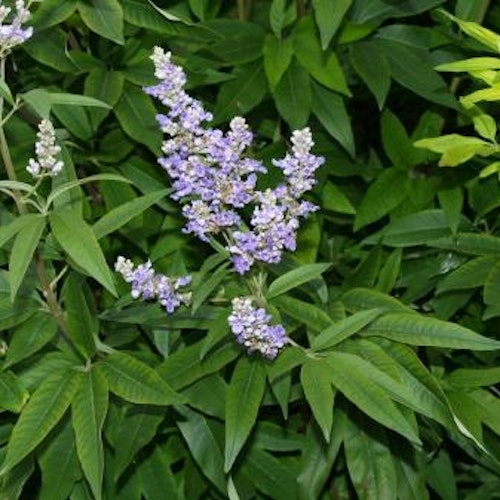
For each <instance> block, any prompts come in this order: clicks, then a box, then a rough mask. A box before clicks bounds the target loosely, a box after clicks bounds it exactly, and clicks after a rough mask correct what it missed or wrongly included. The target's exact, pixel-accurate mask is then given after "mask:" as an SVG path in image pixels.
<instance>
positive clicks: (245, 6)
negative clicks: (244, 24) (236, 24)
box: [236, 0, 251, 21]
mask: <svg viewBox="0 0 500 500" xmlns="http://www.w3.org/2000/svg"><path fill="white" fill-rule="evenodd" d="M236 4H237V6H238V19H239V20H240V21H248V16H249V14H250V5H251V0H236Z"/></svg>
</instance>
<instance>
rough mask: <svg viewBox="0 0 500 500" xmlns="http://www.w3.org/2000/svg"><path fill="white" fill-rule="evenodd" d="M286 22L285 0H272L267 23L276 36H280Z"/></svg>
mask: <svg viewBox="0 0 500 500" xmlns="http://www.w3.org/2000/svg"><path fill="white" fill-rule="evenodd" d="M285 22H286V0H272V3H271V7H269V24H270V25H271V29H272V30H273V33H274V34H275V35H276V37H277V38H281V31H282V29H283V27H284V26H285Z"/></svg>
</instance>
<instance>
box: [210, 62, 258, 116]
mask: <svg viewBox="0 0 500 500" xmlns="http://www.w3.org/2000/svg"><path fill="white" fill-rule="evenodd" d="M232 74H233V75H234V79H232V80H230V81H228V82H225V83H223V84H222V85H221V86H220V91H219V94H218V96H217V103H216V105H215V108H214V123H220V122H223V121H228V120H229V119H231V118H232V117H233V116H235V115H238V116H240V115H244V114H246V113H248V112H249V111H250V110H252V109H253V108H254V107H255V106H257V104H259V103H260V102H261V101H262V99H263V98H264V96H265V95H266V93H267V85H266V78H265V76H264V68H263V66H262V64H261V63H260V61H258V62H250V63H248V64H244V65H241V66H237V67H236V68H235V69H234V71H233V73H232Z"/></svg>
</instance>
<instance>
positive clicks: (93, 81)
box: [84, 68, 125, 129]
mask: <svg viewBox="0 0 500 500" xmlns="http://www.w3.org/2000/svg"><path fill="white" fill-rule="evenodd" d="M124 81H125V78H124V76H123V73H122V72H120V71H109V70H108V69H104V68H94V69H93V70H92V71H91V72H90V73H89V74H88V76H87V78H86V79H85V87H84V89H85V94H86V95H89V96H92V97H94V98H96V99H99V100H100V101H102V102H105V103H106V104H107V105H108V106H109V107H113V106H115V104H116V103H117V102H118V100H119V99H120V96H121V95H122V92H123V85H124ZM107 115H108V110H93V111H92V112H91V115H90V118H91V122H92V125H93V127H94V128H95V129H97V127H98V126H99V124H100V123H101V122H102V120H103V119H104V118H105V117H106V116H107Z"/></svg>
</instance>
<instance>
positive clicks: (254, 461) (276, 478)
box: [242, 447, 299, 500]
mask: <svg viewBox="0 0 500 500" xmlns="http://www.w3.org/2000/svg"><path fill="white" fill-rule="evenodd" d="M242 469H243V470H244V471H245V473H246V475H247V476H248V477H249V478H250V479H251V481H252V482H253V484H254V485H255V488H256V489H257V490H259V491H261V492H263V493H264V494H265V495H266V497H269V498H273V499H276V500H290V499H292V498H299V497H298V496H297V484H296V482H295V481H296V477H295V474H294V470H293V468H292V467H290V465H289V464H287V463H286V462H284V461H282V460H279V459H278V458H277V457H275V456H274V455H272V454H271V453H269V452H267V451H265V450H262V449H259V448H257V447H252V448H251V449H250V450H249V451H248V454H247V455H246V457H245V462H244V464H243V466H242Z"/></svg>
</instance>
